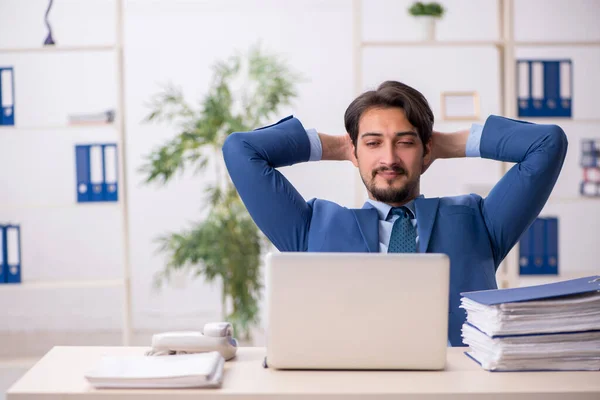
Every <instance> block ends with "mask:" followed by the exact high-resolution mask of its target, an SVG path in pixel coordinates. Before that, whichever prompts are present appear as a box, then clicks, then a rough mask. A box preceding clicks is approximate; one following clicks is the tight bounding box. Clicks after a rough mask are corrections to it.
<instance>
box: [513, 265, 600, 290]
mask: <svg viewBox="0 0 600 400" xmlns="http://www.w3.org/2000/svg"><path fill="white" fill-rule="evenodd" d="M559 268H560V267H559ZM595 275H600V268H599V269H598V270H597V271H593V270H592V271H574V272H567V273H561V274H560V275H519V276H518V285H517V286H535V285H544V284H546V283H554V282H559V281H566V280H569V279H578V278H584V277H586V276H595Z"/></svg>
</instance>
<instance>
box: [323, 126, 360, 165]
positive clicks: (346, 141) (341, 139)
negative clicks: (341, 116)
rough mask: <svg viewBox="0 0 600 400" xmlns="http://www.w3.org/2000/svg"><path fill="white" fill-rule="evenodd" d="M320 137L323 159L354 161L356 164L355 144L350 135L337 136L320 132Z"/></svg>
mask: <svg viewBox="0 0 600 400" xmlns="http://www.w3.org/2000/svg"><path fill="white" fill-rule="evenodd" d="M319 139H321V147H322V148H323V155H322V157H321V160H335V161H352V162H353V163H354V164H355V165H356V158H355V157H354V145H353V144H352V140H351V139H350V135H348V134H345V135H341V136H337V135H326V134H324V133H319Z"/></svg>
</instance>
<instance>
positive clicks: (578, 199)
mask: <svg viewBox="0 0 600 400" xmlns="http://www.w3.org/2000/svg"><path fill="white" fill-rule="evenodd" d="M582 202H597V203H598V204H600V196H599V197H591V196H579V197H576V196H573V197H558V196H557V197H552V196H550V198H549V199H548V203H549V204H568V203H582Z"/></svg>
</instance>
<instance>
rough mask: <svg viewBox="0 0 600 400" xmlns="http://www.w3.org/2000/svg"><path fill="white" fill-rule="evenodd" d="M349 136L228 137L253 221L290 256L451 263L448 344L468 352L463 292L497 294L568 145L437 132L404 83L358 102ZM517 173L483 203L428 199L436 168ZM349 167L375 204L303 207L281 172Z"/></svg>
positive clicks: (523, 132)
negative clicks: (494, 166) (397, 256)
mask: <svg viewBox="0 0 600 400" xmlns="http://www.w3.org/2000/svg"><path fill="white" fill-rule="evenodd" d="M344 120H345V128H346V131H347V133H348V135H347V136H331V135H326V134H323V133H317V131H315V130H314V129H309V130H306V129H305V128H304V127H303V126H302V124H301V123H300V121H299V120H298V119H296V118H293V117H288V118H285V119H283V120H281V121H280V122H278V123H276V124H274V125H271V126H268V127H264V128H260V129H257V130H255V131H251V132H235V133H233V134H231V135H229V137H228V138H227V140H226V141H225V144H224V146H223V154H224V157H225V163H226V165H227V169H228V171H229V174H230V176H231V179H232V180H233V183H234V185H235V187H236V189H237V190H238V192H239V194H240V196H241V198H242V200H243V202H244V204H245V205H246V207H247V208H248V211H249V212H250V215H251V216H252V218H253V219H254V221H255V222H256V224H257V225H258V227H259V228H260V229H261V230H262V231H263V232H264V234H265V235H266V236H267V237H268V238H269V239H270V240H271V242H273V244H274V245H275V246H276V247H277V248H278V249H279V250H280V251H317V252H374V253H375V252H419V253H445V254H447V255H448V256H449V258H450V299H449V300H450V303H449V326H448V340H449V342H450V343H451V345H453V346H461V345H463V344H462V338H461V327H462V324H463V323H464V321H465V318H466V315H465V312H464V310H462V309H460V308H459V305H460V293H461V292H465V291H473V290H484V289H495V288H496V287H497V286H496V279H495V273H496V269H497V268H498V265H499V264H500V262H501V261H502V260H503V259H504V257H505V256H506V254H507V253H508V252H509V250H510V249H511V248H512V247H513V245H514V244H515V243H516V242H517V241H518V240H519V237H520V236H521V234H522V233H523V232H524V231H525V230H526V229H527V227H528V226H529V225H530V224H531V223H532V222H533V220H534V219H535V218H536V217H537V215H538V214H539V212H540V211H541V209H542V207H543V206H544V204H545V203H546V200H547V199H548V197H549V195H550V193H551V191H552V188H553V187H554V184H555V182H556V179H557V178H558V175H559V173H560V170H561V168H562V164H563V161H564V158H565V155H566V151H567V139H566V136H565V134H564V132H563V131H562V129H561V128H560V127H558V126H556V125H537V124H530V123H525V122H521V121H515V120H511V119H507V118H503V117H499V116H490V117H489V118H488V119H487V120H486V121H485V124H484V125H483V126H482V125H478V124H473V125H472V126H471V128H470V129H467V130H463V131H458V132H454V133H442V132H435V131H433V122H434V117H433V113H432V111H431V109H430V107H429V105H428V103H427V100H426V99H425V98H424V96H423V95H422V94H421V93H420V92H418V91H417V90H415V89H414V88H412V87H410V86H407V85H405V84H402V83H400V82H395V81H387V82H384V83H382V84H381V85H380V86H379V87H378V88H377V90H374V91H368V92H365V93H363V94H362V95H360V96H359V97H358V98H356V99H355V100H354V101H353V102H352V103H351V104H350V106H349V107H348V109H347V110H346V113H345V116H344ZM465 156H466V157H483V158H488V159H493V160H498V161H505V162H512V163H516V165H514V166H513V167H512V168H511V169H510V170H509V171H508V172H507V173H506V174H505V175H504V177H502V179H500V181H499V182H498V183H497V184H496V185H495V186H494V188H493V189H492V191H491V192H490V193H489V195H488V196H487V197H486V198H485V199H484V198H482V197H481V196H478V195H476V194H469V195H463V196H455V197H441V198H426V197H424V196H423V195H421V192H420V187H419V183H420V177H421V175H422V174H423V173H424V172H425V171H426V170H427V168H428V167H429V166H430V165H431V163H432V162H434V161H435V160H437V159H442V158H457V157H465ZM316 160H349V161H351V162H352V163H353V164H354V165H355V166H356V167H357V168H358V172H359V173H360V176H361V178H362V181H363V182H364V185H365V187H366V189H367V192H368V196H369V199H368V200H367V202H366V203H365V204H364V206H363V207H362V208H361V209H350V208H346V207H342V206H340V205H338V204H336V203H333V202H330V201H326V200H321V199H312V200H310V201H308V202H307V201H305V200H304V198H303V197H302V196H301V195H300V194H299V193H298V192H297V191H296V189H295V188H294V187H293V186H292V184H291V183H290V182H289V181H288V180H287V179H286V178H285V177H284V176H283V175H282V174H281V173H280V172H279V171H277V169H276V168H278V167H283V166H288V165H292V164H296V163H300V162H307V161H316Z"/></svg>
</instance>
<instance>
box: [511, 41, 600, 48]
mask: <svg viewBox="0 0 600 400" xmlns="http://www.w3.org/2000/svg"><path fill="white" fill-rule="evenodd" d="M514 45H515V46H536V47H537V46H543V47H553V46H554V47H561V46H565V47H597V46H600V41H577V42H566V41H565V42H550V41H522V40H517V41H515V42H514Z"/></svg>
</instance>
